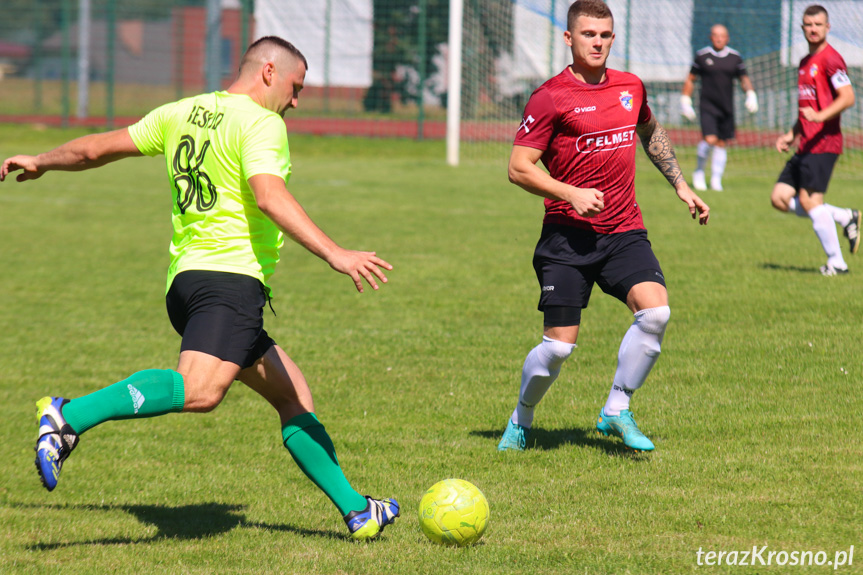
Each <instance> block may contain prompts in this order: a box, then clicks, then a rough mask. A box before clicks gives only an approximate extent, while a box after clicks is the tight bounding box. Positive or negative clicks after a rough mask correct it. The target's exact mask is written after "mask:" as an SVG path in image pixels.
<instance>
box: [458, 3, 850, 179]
mask: <svg viewBox="0 0 863 575" xmlns="http://www.w3.org/2000/svg"><path fill="white" fill-rule="evenodd" d="M463 2H464V8H463V12H464V13H463V19H462V22H463V38H464V39H463V47H462V52H463V54H462V58H463V62H462V78H461V84H462V86H461V103H462V104H461V110H460V113H459V118H460V146H459V151H460V154H459V160H460V161H474V160H483V161H488V160H491V161H501V162H505V161H506V158H508V149H509V147H510V146H511V145H512V140H513V137H514V136H515V131H516V129H517V128H518V125H519V121H520V119H521V116H522V112H523V109H524V105H525V103H526V102H527V99H528V98H529V97H530V94H531V93H532V92H533V90H534V89H536V88H537V87H538V86H539V85H540V84H542V83H543V82H544V81H545V80H546V79H548V78H550V77H551V76H553V75H555V74H557V73H558V72H560V71H561V70H563V69H564V68H565V67H566V66H567V65H568V64H569V63H570V62H571V61H572V56H571V54H570V52H569V48H568V47H567V46H566V45H565V44H564V41H563V31H564V30H565V29H566V14H567V10H568V9H569V5H570V1H569V0H513V1H512V2H505V1H494V0H463ZM810 3H811V2H810V1H809V0H805V1H798V0H772V1H765V0H638V1H636V0H607V4H608V5H609V7H610V8H611V10H612V13H613V14H614V19H615V23H614V28H615V41H614V45H613V47H612V51H611V56H610V58H609V62H608V65H609V67H611V68H615V69H619V70H625V71H629V72H632V73H635V74H637V75H638V76H639V77H640V78H641V79H642V80H643V81H644V83H645V86H646V88H647V92H648V99H649V103H650V106H651V109H652V111H653V113H654V114H655V115H656V117H657V119H658V120H659V122H660V123H662V125H663V126H665V127H666V128H667V129H668V130H669V133H670V134H671V138H672V142H673V143H674V145H675V148H676V149H677V151H678V156H679V157H680V159H681V163H682V164H685V165H684V170H685V171H686V172H687V173H691V171H692V169H693V168H694V148H695V145H696V144H697V143H698V142H699V141H700V139H701V132H700V128H699V124H698V120H696V122H690V121H688V120H686V119H684V118H683V117H682V116H681V113H680V93H681V89H682V87H683V82H684V80H685V79H686V77H687V74H688V73H689V69H690V66H691V63H692V59H693V56H694V53H695V51H696V50H698V49H700V48H702V47H704V46H707V45H709V43H710V40H709V36H710V28H711V26H712V25H714V24H724V25H725V26H726V27H727V28H728V30H729V33H730V42H729V46H731V47H732V48H734V49H735V50H737V51H738V52H740V53H741V55H742V56H743V58H744V61H745V63H746V68H747V71H748V74H749V77H750V78H751V79H752V82H753V84H754V86H755V90H756V93H757V94H758V100H759V110H758V112H757V113H755V114H749V113H748V112H747V111H746V109H745V108H744V105H743V104H744V100H745V94H744V93H743V90H741V89H739V87H736V88H735V100H736V101H735V116H736V119H737V135H736V138H735V139H734V140H733V141H732V142H731V145H730V147H729V157H730V162H729V173H731V174H733V173H753V174H754V173H758V174H771V175H772V174H774V173H776V174H778V172H779V170H780V169H781V167H782V165H783V163H784V161H783V158H782V156H780V155H779V154H778V153H777V152H776V151H775V149H774V148H773V145H774V142H775V140H776V137H777V136H778V135H779V134H780V133H782V132H784V131H786V130H788V129H789V128H790V127H791V125H792V124H793V122H794V121H795V119H796V117H797V66H798V63H799V61H800V59H801V58H802V57H803V56H804V55H805V54H806V53H807V44H806V41H805V39H804V37H803V33H802V32H801V30H800V23H801V21H802V15H803V10H804V9H805V8H806V6H808V5H809V4H810ZM819 3H820V4H821V5H823V6H824V7H825V8H826V9H827V10H828V12H829V15H830V23H831V29H830V36H829V42H830V43H831V45H832V46H834V47H835V48H836V49H837V50H838V51H839V53H840V54H842V56H843V57H844V59H845V61H846V63H847V64H848V72H849V76H850V78H851V81H852V83H853V84H854V86H855V88H856V91H857V94H858V97H857V102H856V104H855V105H854V107H852V108H851V109H849V110H846V111H845V112H844V113H843V115H842V129H843V133H844V134H845V147H846V153H845V154H844V155H843V157H842V159H841V160H840V164H839V165H838V166H837V170H836V176H837V177H854V178H857V177H860V176H863V152H862V151H861V150H863V97H861V94H863V1H861V0H820V2H819ZM699 88H700V82H698V81H696V91H695V94H694V95H693V100H694V101H695V102H696V109H697V102H698V99H699V97H700V94H699ZM741 149H746V150H747V153H738V152H736V150H741Z"/></svg>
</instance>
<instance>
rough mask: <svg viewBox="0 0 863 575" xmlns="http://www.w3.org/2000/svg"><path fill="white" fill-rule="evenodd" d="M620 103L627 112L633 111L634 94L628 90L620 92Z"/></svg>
mask: <svg viewBox="0 0 863 575" xmlns="http://www.w3.org/2000/svg"><path fill="white" fill-rule="evenodd" d="M620 105H621V106H623V109H624V110H626V111H627V112H631V111H632V94H630V93H629V92H627V91H625V90H624V91H623V92H621V93H620Z"/></svg>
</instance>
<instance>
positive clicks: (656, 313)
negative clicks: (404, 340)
mask: <svg viewBox="0 0 863 575" xmlns="http://www.w3.org/2000/svg"><path fill="white" fill-rule="evenodd" d="M564 40H565V42H566V44H567V45H568V46H570V47H571V50H572V65H571V66H569V67H567V68H566V69H565V70H564V71H563V72H561V73H560V74H558V75H557V76H555V77H554V78H552V79H550V80H548V81H547V82H545V83H544V84H543V85H542V86H540V87H539V88H538V89H537V90H536V91H535V92H534V93H533V95H531V97H530V100H529V101H528V103H527V106H526V107H525V112H524V118H523V120H522V123H521V126H520V127H519V129H518V132H517V134H516V137H515V144H514V146H513V149H512V155H511V156H510V160H509V179H510V181H511V182H513V183H514V184H517V185H519V186H521V187H522V188H524V189H525V190H527V191H528V192H530V193H532V194H536V195H538V196H542V197H544V198H545V210H546V214H545V219H544V221H543V228H542V235H541V237H540V239H539V243H538V244H537V246H536V252H535V254H534V259H533V265H534V269H535V270H536V274H537V279H538V280H539V284H540V287H541V290H542V291H541V296H540V300H539V309H540V310H541V311H542V312H543V313H544V322H543V323H544V331H543V338H542V342H541V343H540V344H539V345H538V346H536V347H535V348H534V349H533V350H531V352H530V353H529V354H528V356H527V359H526V360H525V362H524V367H523V369H522V379H521V392H520V394H519V398H518V405H517V406H516V409H515V411H514V412H513V414H512V417H511V418H510V420H509V422H508V424H507V428H506V430H505V431H504V434H503V438H502V439H501V441H500V444H499V445H498V449H499V450H501V451H504V450H518V451H521V450H524V449H525V447H526V446H527V436H528V433H529V431H530V427H531V424H532V422H533V412H534V407H535V406H536V404H537V403H539V401H540V399H542V397H543V395H545V392H546V391H548V389H549V387H550V386H551V384H552V383H553V382H554V380H555V379H556V378H557V375H558V373H560V368H561V366H562V365H563V362H564V361H565V360H566V358H568V357H569V356H570V354H571V353H572V350H573V349H574V348H575V342H576V339H577V337H578V327H579V324H580V322H581V310H582V309H583V308H585V307H587V303H588V300H589V298H590V292H591V289H592V287H593V284H594V283H597V284H599V287H600V288H601V289H602V291H604V292H605V293H608V294H610V295H613V296H614V297H616V298H617V299H619V300H620V301H622V302H624V303H625V304H626V305H627V306H628V307H629V309H630V310H631V311H632V313H633V314H635V321H634V322H633V324H632V326H631V327H630V328H629V330H628V331H627V332H626V335H625V336H624V338H623V342H622V343H621V346H620V351H619V353H618V364H617V371H616V373H615V375H614V382H613V384H612V388H611V392H610V394H609V396H608V401H607V402H606V404H605V406H604V407H603V408H602V409H601V410H600V412H599V418H598V420H597V424H596V427H597V429H598V430H599V431H600V432H601V433H603V434H604V435H609V434H612V435H616V436H619V437H622V438H623V442H624V444H625V445H626V446H627V447H629V448H632V449H637V450H642V451H650V450H652V449H653V448H654V446H653V443H652V442H651V441H650V439H648V438H647V437H645V436H644V434H642V433H641V431H640V430H639V429H638V426H637V425H636V423H635V420H634V419H633V417H632V412H631V411H630V410H629V400H630V396H631V395H632V393H633V392H634V391H635V390H636V389H638V388H639V387H640V386H641V384H642V383H644V380H645V379H646V378H647V375H648V373H650V370H651V368H653V365H654V363H656V359H657V358H658V356H659V352H660V345H661V343H662V338H663V335H664V334H665V327H666V325H667V323H668V319H669V316H670V309H669V307H668V292H667V291H666V289H665V278H664V276H663V274H662V270H661V268H660V267H659V262H658V261H657V260H656V257H655V256H654V255H653V251H652V250H651V247H650V242H649V241H648V240H647V232H646V230H645V229H644V224H643V222H642V218H641V211H640V209H639V207H638V204H637V203H636V201H635V187H634V182H635V147H636V142H637V141H638V140H639V139H640V140H641V144H642V146H643V147H644V149H645V151H646V152H647V155H648V157H650V159H651V160H652V161H653V163H654V164H655V165H656V166H657V167H658V168H659V170H660V171H661V172H662V173H663V174H664V175H665V177H666V178H667V179H668V181H669V182H670V183H671V184H672V185H673V186H674V188H675V189H676V190H677V195H678V197H679V198H680V199H681V200H682V201H683V202H685V203H686V205H687V206H688V207H689V212H690V214H691V215H692V217H693V218H696V217H697V218H698V221H699V223H701V224H706V223H707V220H708V218H709V213H710V211H709V208H708V207H707V205H706V204H705V203H704V202H703V201H702V200H701V199H700V198H699V197H698V196H697V195H696V194H695V193H693V192H692V190H691V189H690V188H689V186H688V185H687V183H686V181H685V180H684V178H683V175H682V173H681V170H680V165H679V164H678V162H677V158H676V157H675V155H674V150H673V149H672V146H671V142H670V141H669V139H668V133H667V132H666V131H665V129H664V128H662V126H660V125H659V124H658V123H657V121H656V118H654V117H653V115H652V114H651V111H650V108H649V107H648V105H647V96H646V94H645V90H644V84H643V83H642V82H641V80H639V79H638V77H637V76H634V75H633V74H629V73H625V72H619V71H617V70H609V69H607V68H606V67H605V64H606V60H607V59H608V55H609V52H610V50H611V44H612V42H613V41H614V20H613V17H612V14H611V11H610V10H609V8H608V6H606V5H605V3H604V2H602V0H578V1H577V2H575V3H573V4H572V6H570V8H569V13H568V16H567V30H566V31H565V32H564ZM540 160H542V163H543V165H544V166H545V167H546V168H547V169H548V173H546V172H545V171H544V170H542V169H541V168H540V167H539V166H537V162H538V161H540Z"/></svg>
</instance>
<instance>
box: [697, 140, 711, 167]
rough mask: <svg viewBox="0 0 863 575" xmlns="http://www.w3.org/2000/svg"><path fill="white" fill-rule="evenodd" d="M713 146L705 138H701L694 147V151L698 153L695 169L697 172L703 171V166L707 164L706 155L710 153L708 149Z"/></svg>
mask: <svg viewBox="0 0 863 575" xmlns="http://www.w3.org/2000/svg"><path fill="white" fill-rule="evenodd" d="M712 147H713V146H711V145H710V144H708V143H707V141H706V140H701V141H700V142H698V147H697V148H696V153H697V154H698V164H697V165H696V167H695V169H696V170H698V171H699V172H703V171H704V167H705V166H707V156H709V155H710V150H711V148H712Z"/></svg>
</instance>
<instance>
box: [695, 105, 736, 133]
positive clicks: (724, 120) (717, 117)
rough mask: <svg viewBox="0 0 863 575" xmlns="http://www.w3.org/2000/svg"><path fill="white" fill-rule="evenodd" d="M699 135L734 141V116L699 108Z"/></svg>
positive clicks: (711, 109)
mask: <svg viewBox="0 0 863 575" xmlns="http://www.w3.org/2000/svg"><path fill="white" fill-rule="evenodd" d="M700 112H701V134H702V135H703V136H716V137H717V138H719V139H720V140H732V139H734V114H725V113H723V112H719V111H717V110H714V109H713V108H701V110H700Z"/></svg>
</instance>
